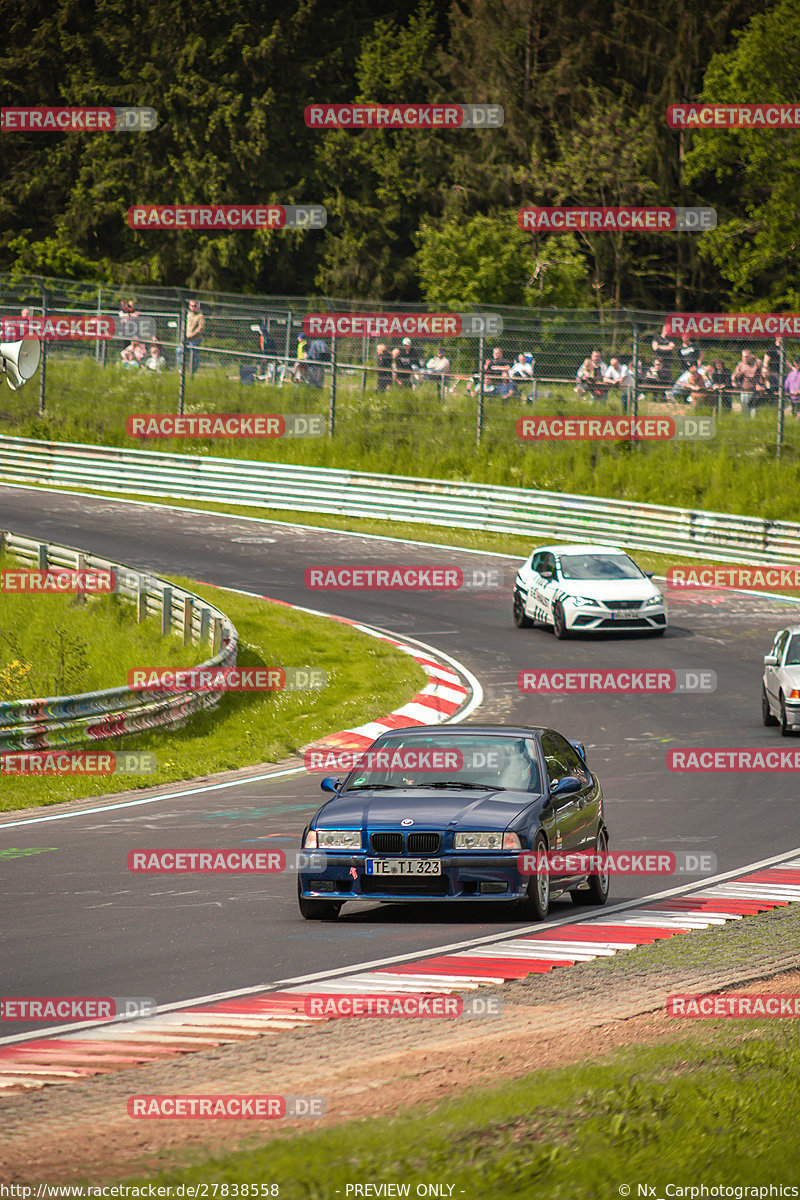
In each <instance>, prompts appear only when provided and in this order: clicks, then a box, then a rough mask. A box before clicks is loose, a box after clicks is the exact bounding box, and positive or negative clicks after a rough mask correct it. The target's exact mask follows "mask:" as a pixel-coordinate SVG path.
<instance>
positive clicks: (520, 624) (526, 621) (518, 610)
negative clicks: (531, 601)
mask: <svg viewBox="0 0 800 1200" xmlns="http://www.w3.org/2000/svg"><path fill="white" fill-rule="evenodd" d="M513 612H514V624H515V625H516V627H517V629H530V627H531V626H532V625H533V621H532V620H531V619H530V617H527V616H526V615H525V600H524V598H523V596H522V594H521V593H520V592H517V591H515V592H514V609H513Z"/></svg>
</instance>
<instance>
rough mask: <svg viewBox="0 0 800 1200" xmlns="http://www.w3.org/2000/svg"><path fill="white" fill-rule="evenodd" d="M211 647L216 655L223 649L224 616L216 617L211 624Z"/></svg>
mask: <svg viewBox="0 0 800 1200" xmlns="http://www.w3.org/2000/svg"><path fill="white" fill-rule="evenodd" d="M211 649H212V653H213V654H214V655H217V654H219V652H220V650H221V649H222V617H214V621H213V624H212V626H211Z"/></svg>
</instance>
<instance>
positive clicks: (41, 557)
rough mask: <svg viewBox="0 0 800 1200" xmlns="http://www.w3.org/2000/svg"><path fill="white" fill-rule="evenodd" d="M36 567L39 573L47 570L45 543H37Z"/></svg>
mask: <svg viewBox="0 0 800 1200" xmlns="http://www.w3.org/2000/svg"><path fill="white" fill-rule="evenodd" d="M36 567H37V569H38V570H39V571H46V570H47V542H39V545H38V546H37V547H36Z"/></svg>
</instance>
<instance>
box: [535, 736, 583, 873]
mask: <svg viewBox="0 0 800 1200" xmlns="http://www.w3.org/2000/svg"><path fill="white" fill-rule="evenodd" d="M565 746H566V747H568V748H570V749H571V747H569V743H568V742H567V741H566V740H565V739H564V738H562V737H561V735H560V734H557V733H556V732H555V731H554V730H552V729H550V730H546V731H545V732H544V733H543V734H542V753H543V755H544V761H545V766H546V769H547V787H548V790H549V792H550V793H551V795H550V803H549V805H548V807H547V808H546V809H545V811H544V813H543V814H542V820H543V824H544V826H545V830H546V832H547V836H548V839H549V841H550V849H551V850H559V851H562V852H564V853H567V852H569V851H575V850H580V849H581V848H582V847H581V836H582V835H581V827H582V823H583V807H582V802H581V792H569V793H567V794H566V795H562V796H554V795H552V790H553V788H554V787H555V785H556V784H557V783H558V782H559V780H561V779H563V778H564V777H565V776H566V775H572V774H573V771H572V770H571V768H570V767H569V766H568V765H567V755H566V754H565V753H564V747H565Z"/></svg>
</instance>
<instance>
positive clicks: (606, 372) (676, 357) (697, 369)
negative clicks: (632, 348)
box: [575, 328, 800, 417]
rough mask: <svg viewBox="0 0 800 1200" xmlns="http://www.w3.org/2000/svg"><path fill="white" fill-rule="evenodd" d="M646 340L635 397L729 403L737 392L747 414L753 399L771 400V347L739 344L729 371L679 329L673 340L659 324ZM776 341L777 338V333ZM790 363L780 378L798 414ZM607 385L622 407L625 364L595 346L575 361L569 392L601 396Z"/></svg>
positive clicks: (629, 389)
mask: <svg viewBox="0 0 800 1200" xmlns="http://www.w3.org/2000/svg"><path fill="white" fill-rule="evenodd" d="M651 344H652V348H653V353H654V357H653V361H652V363H651V365H650V366H649V367H648V368H647V370H646V371H644V372H642V368H641V364H639V371H638V375H639V386H640V387H641V388H642V389H643V390H642V391H641V392H640V393H639V396H638V399H639V400H640V401H643V400H646V399H652V400H656V401H669V400H673V401H677V402H678V403H685V404H692V403H693V404H695V405H700V406H702V405H704V404H707V405H712V404H713V405H714V406H717V404H719V405H720V407H722V408H728V409H730V408H731V403H732V398H733V394H734V393H735V392H738V393H739V401H740V404H741V406H742V411H743V412H748V411H749V412H750V415H751V416H755V411H756V408H757V407H758V406H759V405H761V404H766V403H774V402H776V401H777V397H778V386H779V374H778V353H777V350H776V351H767V353H766V354H764V356H763V358H761V359H758V358H757V357H756V356H755V355H754V354H753V352H752V351H751V350H747V349H745V350H742V352H741V359H740V361H739V362H738V363H737V364H736V366H735V367H734V369H733V370H732V371H730V370H729V369H728V368H727V367H726V366H725V363H724V362H723V360H722V359H721V358H715V359H714V360H713V362H712V363H708V364H707V363H704V362H703V352H702V350H699V349H698V348H697V346H695V344H694V342H693V341H692V339H691V338H690V337H689V335H688V334H683V335H682V336H681V338H680V344H677V343H676V342H674V341H673V340H672V339H671V337H670V336H669V335H668V334H667V332H666V328H664V329H662V331H661V333H660V334H659V335H658V336H657V337H655V338H653V340H652V343H651ZM776 344H777V345H779V344H780V341H779V339H776ZM792 367H793V369H792V370H791V371H790V372H789V373H788V374H787V376H786V379H785V381H784V392H785V395H786V397H787V399H788V400H789V401H790V403H791V406H792V410H793V411H794V413H795V415H796V416H797V417H800V359H794V360H793V362H792ZM611 388H619V392H620V396H621V398H622V406H623V410H624V411H625V412H627V410H628V404H629V402H630V401H631V399H632V397H633V389H634V376H633V372H632V370H631V368H630V366H628V365H627V364H625V363H622V362H620V360H619V359H618V358H612V359H611V360H610V362H609V363H608V365H606V363H604V362H603V357H602V354H601V352H600V350H597V349H595V350H593V351H592V353H591V355H590V357H589V358H586V359H584V361H583V362H582V363H581V365H580V366H579V367H578V371H577V374H576V376H575V392H576V394H577V395H579V396H589V397H591V398H592V399H595V400H603V399H605V397H606V395H607V394H608V392H609V390H610V389H611Z"/></svg>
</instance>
